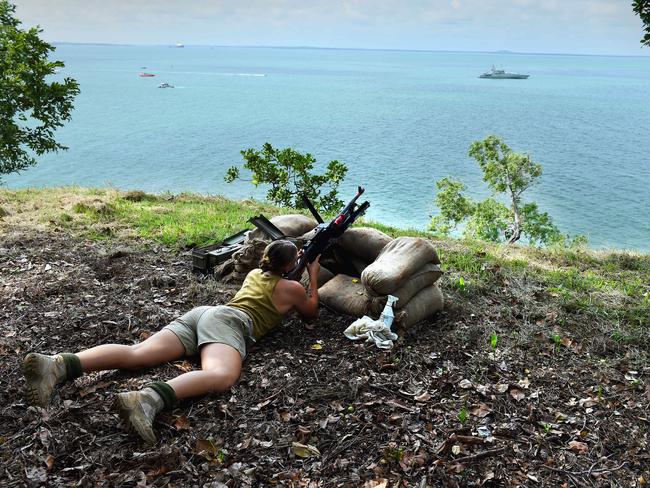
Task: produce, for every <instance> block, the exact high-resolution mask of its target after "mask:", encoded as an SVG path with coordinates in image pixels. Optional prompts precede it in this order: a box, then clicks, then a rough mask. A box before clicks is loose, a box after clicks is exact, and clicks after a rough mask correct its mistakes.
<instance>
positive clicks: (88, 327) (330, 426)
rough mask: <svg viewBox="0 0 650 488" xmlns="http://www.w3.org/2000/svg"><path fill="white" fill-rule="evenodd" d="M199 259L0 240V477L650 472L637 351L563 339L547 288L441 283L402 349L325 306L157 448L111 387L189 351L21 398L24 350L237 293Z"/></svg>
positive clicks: (274, 339) (160, 482) (122, 336)
mask: <svg viewBox="0 0 650 488" xmlns="http://www.w3.org/2000/svg"><path fill="white" fill-rule="evenodd" d="M190 268H191V263H190V255H189V253H181V254H176V253H172V252H170V251H169V250H166V249H164V248H162V247H160V246H158V245H156V244H152V243H142V242H136V241H132V242H128V243H121V244H120V245H119V246H118V245H117V244H115V243H110V242H96V241H85V240H81V239H79V238H73V237H71V236H69V235H67V234H64V233H56V232H51V231H39V232H36V231H28V230H24V231H17V232H15V233H13V234H12V235H10V236H6V235H5V236H4V237H2V238H1V239H0V338H1V342H0V358H1V361H0V368H1V369H0V383H1V385H0V447H1V449H0V450H1V453H2V454H1V456H2V459H1V463H2V469H1V470H0V485H1V486H41V485H42V486H45V485H47V486H84V487H85V486H160V487H162V486H178V487H185V486H188V487H190V486H196V487H207V488H210V487H223V486H228V487H235V486H237V487H239V486H243V487H248V486H275V485H278V486H327V487H330V486H346V487H347V486H349V487H357V486H364V487H395V486H400V487H401V486H403V487H425V486H435V487H437V486H450V487H460V486H486V487H488V486H508V487H516V486H531V487H532V486H549V487H550V486H553V487H558V486H566V487H569V486H590V487H591V486H597V487H604V486H607V487H610V486H626V487H627V486H643V485H645V484H646V480H647V479H648V477H649V476H650V468H649V466H650V453H649V452H648V427H649V424H650V420H649V419H648V405H649V404H650V389H649V388H648V387H647V386H646V384H647V378H648V374H649V373H650V368H649V367H648V365H647V364H646V363H645V362H642V361H639V358H638V357H637V355H636V354H635V352H634V349H629V350H625V349H615V348H612V347H610V346H606V347H604V346H603V344H602V343H600V342H598V341H594V342H593V343H592V342H589V341H584V342H581V341H579V340H575V339H574V340H571V339H567V338H562V340H561V341H560V340H558V341H555V342H554V341H550V340H549V338H548V332H549V331H550V330H551V322H554V321H555V322H556V321H557V320H558V317H557V313H558V312H556V311H555V310H553V309H549V308H548V307H547V299H548V297H547V296H545V294H544V292H543V290H540V291H539V292H538V293H536V294H535V296H528V297H522V296H520V295H519V294H518V293H517V291H516V290H515V289H513V290H506V289H503V290H502V291H499V292H498V293H497V292H495V293H486V294H483V295H480V296H475V297H472V299H471V301H470V300H467V299H462V298H461V297H459V296H457V295H455V294H454V292H453V290H451V289H448V287H446V286H445V284H444V278H443V290H444V291H445V294H446V298H447V302H448V305H447V307H446V310H445V312H443V313H441V314H439V315H438V316H436V317H435V318H434V319H433V320H431V321H429V322H427V323H425V324H421V325H419V326H418V327H417V328H414V329H413V330H410V331H401V333H400V336H401V337H400V340H399V341H398V343H397V345H396V347H395V348H393V349H392V350H390V351H382V350H379V349H377V348H376V347H375V346H374V345H371V344H366V343H356V342H352V341H349V340H348V339H346V338H345V337H344V336H343V334H342V331H343V329H344V328H345V327H346V326H347V325H348V324H349V323H350V322H351V320H352V319H351V318H350V317H343V316H340V315H336V314H334V313H332V312H330V311H328V310H322V312H321V315H320V318H319V320H318V321H317V323H316V324H315V326H314V327H313V329H310V328H308V327H306V326H305V325H304V324H302V323H301V322H300V321H299V320H297V319H296V318H292V319H290V320H287V321H286V323H285V324H284V325H283V326H282V327H281V328H280V330H278V331H277V332H274V333H272V334H271V335H270V336H269V337H267V338H265V339H264V341H263V342H262V343H261V344H259V345H257V346H255V347H254V348H253V349H252V351H251V354H250V356H249V359H248V360H247V361H246V363H245V365H244V372H243V375H242V378H241V381H240V382H239V384H238V385H237V386H235V387H234V388H233V389H232V391H231V392H229V393H226V394H214V395H210V396H208V397H205V398H200V399H197V400H193V401H183V402H181V403H180V404H179V405H178V406H177V408H175V409H174V410H173V411H172V412H168V413H164V414H162V415H160V416H159V418H158V421H157V423H156V425H155V429H156V432H157V435H158V437H159V442H158V444H157V445H156V446H154V447H146V446H143V445H142V443H141V442H140V441H139V439H138V438H137V437H134V436H133V435H131V434H128V433H127V432H126V431H125V430H124V428H123V427H124V426H123V425H121V424H120V421H119V419H118V416H117V414H116V413H115V412H114V410H113V409H112V400H113V397H114V395H115V393H117V392H120V391H125V390H130V389H135V388H139V387H141V386H143V385H144V384H146V383H147V382H149V381H151V380H153V379H168V378H171V377H173V376H174V375H177V374H179V373H182V372H184V371H188V370H191V369H192V368H197V367H198V364H197V363H196V361H195V360H194V359H189V360H187V361H177V362H175V363H172V364H167V365H164V366H161V367H158V368H154V369H150V370H145V371H139V372H118V371H111V372H102V373H96V374H91V375H87V376H84V377H82V378H79V379H77V380H76V381H75V382H74V383H73V384H66V385H64V386H62V387H61V388H60V389H59V390H57V391H56V393H55V395H54V397H53V399H52V402H51V405H50V406H49V407H48V408H47V409H41V408H36V407H31V406H28V405H26V404H25V403H24V401H23V400H22V397H21V394H20V392H21V388H22V385H23V378H22V374H21V370H20V362H21V359H22V358H23V356H24V355H25V354H26V353H28V352H30V351H39V352H44V353H56V352H64V351H70V352H74V351H78V350H81V349H84V348H88V347H90V346H93V345H97V344H100V343H108V342H113V343H124V344H133V343H135V342H138V341H140V340H142V339H143V338H146V337H147V336H148V335H150V334H151V333H153V332H155V331H156V330H158V329H160V328H161V327H162V326H164V325H165V324H167V323H168V322H169V321H170V320H172V319H173V318H174V317H176V316H178V315H179V314H181V313H183V312H185V311H187V310H189V309H190V308H191V307H193V306H197V305H205V304H219V303H224V302H226V301H227V300H228V299H229V298H230V297H231V296H232V295H233V294H234V292H235V291H236V288H235V287H234V286H233V285H225V284H222V283H218V282H216V281H215V280H213V279H211V278H204V277H200V276H196V275H193V274H192V273H191V272H190ZM510 286H514V285H510ZM524 301H525V306H524V305H523V303H524ZM531 303H532V304H533V307H532V308H531ZM553 314H556V315H555V316H554V315H553ZM579 320H580V318H579V317H571V316H569V317H564V322H563V323H564V324H565V327H569V328H570V327H571V326H572V324H574V325H575V326H576V327H579V326H580V325H581V324H579ZM572 321H573V322H572ZM582 325H584V324H582ZM493 331H497V332H498V334H497V335H494V336H491V333H492V332H493ZM296 443H299V444H296ZM301 445H302V446H306V447H301Z"/></svg>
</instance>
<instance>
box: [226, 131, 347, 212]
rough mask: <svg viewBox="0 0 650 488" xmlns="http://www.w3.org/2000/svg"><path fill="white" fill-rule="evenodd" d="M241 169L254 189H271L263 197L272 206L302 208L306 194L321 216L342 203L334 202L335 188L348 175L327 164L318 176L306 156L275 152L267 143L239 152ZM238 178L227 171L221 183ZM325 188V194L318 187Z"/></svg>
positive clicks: (332, 163)
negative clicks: (241, 163) (242, 161)
mask: <svg viewBox="0 0 650 488" xmlns="http://www.w3.org/2000/svg"><path fill="white" fill-rule="evenodd" d="M241 155H242V156H243V158H244V160H245V163H244V166H243V167H244V168H245V169H247V170H249V171H250V172H251V173H252V179H251V180H250V181H251V183H253V184H254V185H255V186H258V185H260V184H268V185H271V187H270V189H269V190H268V192H267V194H266V197H267V198H268V200H269V201H270V202H272V203H274V204H276V205H281V206H284V207H294V208H305V205H304V204H303V202H302V198H301V195H302V194H306V195H307V197H308V198H309V199H310V200H311V202H312V203H313V204H314V206H315V207H316V208H318V209H320V210H322V211H324V212H327V213H329V212H336V211H338V210H339V209H340V208H341V207H342V206H343V202H342V201H341V200H340V199H339V198H338V186H339V183H341V182H342V181H343V179H344V178H345V175H346V174H347V172H348V168H347V166H346V165H345V164H343V163H340V162H338V161H336V160H333V161H330V162H329V163H328V165H327V169H326V171H325V173H323V174H322V175H318V174H314V173H312V170H313V169H314V163H316V159H315V158H314V157H313V156H312V155H311V154H309V153H306V154H301V153H299V152H298V151H295V150H293V149H291V148H286V149H276V148H274V147H273V146H271V144H269V143H268V142H267V143H266V144H264V146H262V150H261V151H257V150H255V149H253V148H249V149H246V150H244V151H241ZM238 178H239V168H238V167H236V166H233V167H231V168H230V169H228V171H227V173H226V176H225V180H226V181H227V182H228V183H232V182H233V181H234V180H235V179H238ZM323 186H327V190H328V191H325V192H324V191H323V190H322V187H323Z"/></svg>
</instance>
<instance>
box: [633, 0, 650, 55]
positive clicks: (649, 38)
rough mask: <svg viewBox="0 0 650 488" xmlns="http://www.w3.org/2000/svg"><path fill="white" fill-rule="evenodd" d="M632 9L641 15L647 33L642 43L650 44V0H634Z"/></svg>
mask: <svg viewBox="0 0 650 488" xmlns="http://www.w3.org/2000/svg"><path fill="white" fill-rule="evenodd" d="M632 9H633V10H634V13H635V14H637V15H638V16H639V18H640V19H641V22H643V28H644V29H645V35H644V36H643V39H641V44H643V45H644V46H650V0H634V1H633V2H632Z"/></svg>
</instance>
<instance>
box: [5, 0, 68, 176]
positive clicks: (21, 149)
mask: <svg viewBox="0 0 650 488" xmlns="http://www.w3.org/2000/svg"><path fill="white" fill-rule="evenodd" d="M15 10H16V7H15V6H14V5H12V4H10V3H9V2H8V1H6V0H0V113H1V114H2V115H1V116H0V175H3V174H9V173H14V172H18V171H21V170H23V169H25V168H27V167H29V166H32V165H35V164H36V158H35V157H34V156H33V154H36V155H37V156H41V155H42V154H45V153H47V152H51V151H58V150H61V149H67V148H66V147H65V146H62V145H61V144H59V143H57V142H56V141H55V140H54V137H53V136H54V131H55V130H56V129H57V128H58V127H61V126H62V125H63V122H65V121H68V120H70V112H71V110H72V102H73V100H74V97H75V96H76V95H77V94H78V93H79V85H78V84H77V82H76V81H75V80H73V79H71V78H65V79H64V80H63V82H62V83H61V82H57V81H53V82H51V83H48V82H47V81H46V77H47V76H49V75H52V74H54V73H55V72H56V70H57V69H59V68H63V67H64V64H63V63H62V62H61V61H49V60H48V55H49V53H51V52H53V51H54V47H53V46H51V45H50V44H48V43H46V42H44V41H43V40H41V39H40V38H39V33H41V32H42V31H41V30H40V29H39V28H36V27H34V28H31V29H29V30H22V29H20V24H21V22H20V21H19V20H18V19H16V17H15V16H14V13H15ZM0 181H1V180H0Z"/></svg>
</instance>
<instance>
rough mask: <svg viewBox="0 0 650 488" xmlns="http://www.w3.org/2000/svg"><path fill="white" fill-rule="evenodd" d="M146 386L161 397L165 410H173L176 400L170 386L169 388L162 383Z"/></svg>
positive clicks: (156, 382)
mask: <svg viewBox="0 0 650 488" xmlns="http://www.w3.org/2000/svg"><path fill="white" fill-rule="evenodd" d="M147 386H148V387H149V388H151V389H152V390H153V391H155V392H156V393H158V394H159V395H160V396H161V397H162V399H163V402H165V408H166V409H167V410H171V409H172V408H174V405H175V404H176V402H177V401H178V400H177V399H176V392H175V391H174V389H173V388H172V387H171V386H169V385H168V384H167V383H165V382H164V381H154V382H153V383H150V384H148V385H147Z"/></svg>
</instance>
